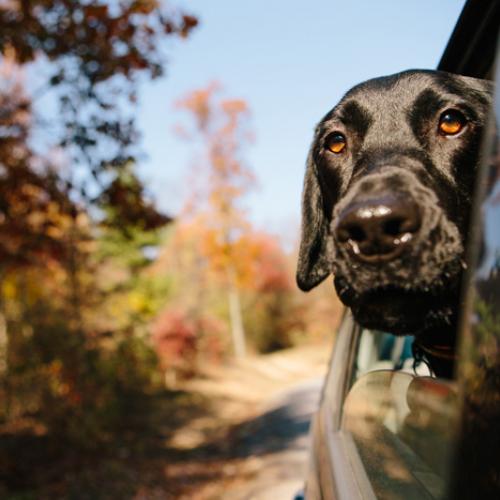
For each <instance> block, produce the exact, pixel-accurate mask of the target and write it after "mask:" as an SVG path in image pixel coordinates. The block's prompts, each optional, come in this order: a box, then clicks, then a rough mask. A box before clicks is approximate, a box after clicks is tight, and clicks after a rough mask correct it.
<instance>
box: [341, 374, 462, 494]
mask: <svg viewBox="0 0 500 500" xmlns="http://www.w3.org/2000/svg"><path fill="white" fill-rule="evenodd" d="M456 415H457V396H456V388H455V387H454V385H453V383H451V382H448V381H447V382H443V381H440V380H437V379H434V378H431V377H417V376H414V375H411V374H410V373H406V372H403V371H399V372H398V371H390V370H377V371H372V372H369V373H367V374H365V375H363V376H362V377H361V378H360V379H359V380H358V381H357V382H356V383H355V384H354V386H353V387H352V388H351V390H350V392H349V394H348V396H347V399H346V401H345V404H344V413H343V420H342V428H343V429H344V430H346V431H348V432H349V433H350V434H351V435H352V437H353V439H354V441H355V443H356V445H357V446H356V447H357V450H358V452H359V455H360V458H361V461H362V463H363V466H364V468H365V470H366V473H367V475H368V479H369V480H370V483H371V485H372V487H373V490H374V492H375V494H376V496H377V497H378V498H384V499H402V498H404V499H421V498H444V495H445V486H446V478H447V476H448V472H449V471H448V466H449V463H450V453H452V451H453V443H454V442H455V429H456Z"/></svg>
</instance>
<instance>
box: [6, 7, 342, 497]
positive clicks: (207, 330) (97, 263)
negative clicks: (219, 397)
mask: <svg viewBox="0 0 500 500" xmlns="http://www.w3.org/2000/svg"><path fill="white" fill-rule="evenodd" d="M168 7H169V8H168V9H167V7H166V6H165V3H164V2H161V1H159V0H124V1H119V2H107V1H104V0H102V1H100V0H88V1H85V2H75V1H73V0H56V1H52V2H47V1H45V0H34V1H24V0H6V1H1V0H0V77H1V79H0V80H1V81H0V401H2V404H1V405H0V449H2V450H3V449H8V450H10V451H9V453H7V454H6V455H5V456H0V496H3V494H4V493H5V494H6V495H7V493H9V492H10V491H11V490H12V491H14V492H16V491H18V490H19V491H22V489H23V488H24V487H26V486H27V485H29V487H33V488H36V487H37V484H35V485H34V486H33V483H32V478H33V470H34V468H35V467H34V466H33V467H32V468H31V469H30V467H31V465H30V464H31V461H30V460H31V455H30V453H31V448H30V446H19V443H20V442H21V440H22V439H24V438H25V437H26V436H28V438H29V440H30V441H29V442H30V443H40V442H42V443H43V447H42V448H43V452H42V453H41V455H40V456H39V457H38V459H39V461H40V462H41V463H43V462H44V460H45V458H44V457H45V455H44V453H46V451H47V450H50V451H51V452H53V453H55V455H56V456H58V457H63V458H62V459H61V462H64V461H65V457H66V455H67V453H68V452H69V451H71V452H72V453H75V454H76V455H77V456H78V457H80V456H87V454H89V453H90V454H92V453H94V454H96V453H97V450H102V449H106V450H109V449H114V448H113V446H117V447H119V446H121V443H122V441H123V440H124V439H129V437H130V435H132V436H136V437H137V433H138V432H139V433H140V432H145V429H148V426H149V425H150V419H149V417H150V412H152V413H154V410H152V408H153V407H155V406H154V405H155V404H157V403H158V401H160V402H164V401H165V400H166V401H167V402H168V403H169V404H173V403H172V401H174V400H175V394H176V393H175V392H173V389H176V388H178V385H179V383H180V382H181V381H182V380H183V379H185V378H189V377H193V376H197V375H200V374H202V373H203V370H204V369H205V367H206V366H207V365H210V364H216V363H223V362H225V361H227V360H229V359H231V358H233V357H234V356H244V355H247V354H248V353H252V354H255V353H263V352H269V351H273V350H276V349H281V348H286V347H290V346H293V345H295V344H297V343H300V342H303V341H306V340H309V341H310V340H311V339H313V340H314V339H318V338H324V337H325V336H326V335H328V334H329V333H330V332H331V330H332V328H333V325H334V324H335V321H336V316H335V314H332V312H331V294H328V296H327V295H324V297H323V296H321V294H322V293H323V292H321V289H320V291H319V292H315V293H316V298H314V297H313V298H311V297H310V296H309V297H305V296H304V295H302V294H300V293H299V292H298V291H297V290H296V288H295V285H294V279H293V274H294V265H295V257H294V253H293V251H285V250H284V249H283V245H282V243H281V241H280V239H279V238H278V237H276V236H273V235H271V234H268V233H267V232H266V231H263V230H260V229H257V228H255V227H253V225H252V223H251V221H250V219H249V217H248V214H247V210H246V207H245V197H246V195H247V194H248V193H249V192H250V190H252V189H254V188H255V187H256V182H255V178H254V174H253V170H252V168H251V166H250V165H249V164H248V162H247V161H246V158H245V151H246V148H247V147H248V146H249V145H250V144H251V142H252V133H251V127H250V124H251V115H250V110H249V108H248V105H247V104H246V102H245V101H243V100H241V99H233V98H226V97H225V95H224V92H223V90H222V88H221V86H220V85H218V84H210V85H208V86H207V87H205V88H201V89H197V90H194V91H192V92H190V93H189V94H188V95H186V96H185V97H183V98H181V99H180V100H179V101H178V102H177V103H176V106H175V110H174V111H173V112H175V113H177V114H178V116H179V117H180V118H179V120H180V121H181V124H180V125H179V128H178V132H179V133H180V134H181V135H182V136H183V137H184V138H185V139H186V141H188V144H189V145H190V147H192V149H193V151H195V152H196V154H195V156H194V158H195V159H196V161H195V162H194V164H193V169H192V171H191V172H190V173H186V176H189V178H190V179H191V180H192V182H191V181H190V182H188V183H187V184H188V185H189V187H190V191H189V192H188V193H186V199H185V204H184V207H183V209H182V210H181V211H180V213H179V214H177V215H176V217H175V219H174V218H173V217H172V216H167V215H165V214H162V213H160V212H159V211H158V210H157V208H156V206H155V204H154V202H153V201H152V199H151V198H150V196H149V195H148V190H147V189H146V187H145V186H144V185H143V184H142V181H141V178H140V176H139V175H138V173H137V163H138V161H139V159H140V148H139V145H138V139H139V135H138V132H137V130H136V124H135V120H134V106H135V105H136V102H137V99H138V89H139V87H138V85H139V81H140V80H141V78H143V79H144V78H148V79H153V78H157V77H159V76H161V75H162V73H163V72H164V70H165V54H164V49H165V44H164V42H163V39H164V38H165V37H169V36H178V37H185V36H187V35H189V33H190V32H191V30H192V29H193V28H194V27H195V26H196V25H197V20H196V19H195V18H194V17H193V16H191V15H189V14H186V13H183V12H180V11H178V10H175V9H173V8H172V7H170V4H169V5H168ZM41 69H43V71H39V70H41ZM33 75H36V78H33ZM33 81H35V82H36V86H35V87H33V85H32V83H33ZM166 133H167V132H166ZM318 293H319V294H320V295H318ZM318 297H319V298H320V300H318ZM327 305H328V306H327ZM151 402H154V404H153V403H151ZM150 403H151V404H152V405H153V406H150ZM174 406H175V405H174ZM173 413H175V411H174V412H173ZM172 418H173V417H172ZM134 419H135V421H134V422H132V420H134ZM137 422H139V424H137ZM133 425H136V427H135V428H134V429H135V430H133V431H131V430H130V429H131V426H132V427H133ZM137 425H138V427H139V429H141V430H140V431H137ZM134 433H135V434H134ZM130 439H131V440H132V441H133V440H134V439H132V438H130ZM135 444H136V445H137V446H136V447H137V449H140V448H141V444H140V443H139V444H137V443H135ZM54 450H55V451H54ZM94 456H95V455H94ZM42 476H43V475H42ZM42 476H40V477H38V476H37V481H40V482H41V483H43V482H44V481H45V480H46V478H45V477H42ZM69 477H70V479H68V480H67V482H66V483H64V481H66V479H64V481H63V483H64V485H65V486H61V485H60V484H59V483H58V481H59V479H58V480H56V481H55V483H57V486H56V491H57V492H58V493H60V491H66V490H64V488H65V487H68V488H69V486H68V484H69V483H71V476H69ZM4 479H5V481H6V483H5V484H6V485H7V486H6V487H5V489H3V488H4V487H3V485H2V481H4ZM48 480H49V479H47V481H48ZM59 488H62V489H59ZM68 491H69V490H68ZM14 496H15V495H14ZM21 496H22V497H23V498H24V496H23V494H22V493H21ZM21 496H19V498H21ZM35 496H36V497H38V496H37V495H36V494H35ZM63 496H64V495H63ZM28 497H29V498H31V497H30V496H27V497H26V498H28ZM42 497H43V496H42ZM48 497H50V495H48ZM13 498H14V497H13ZM16 498H17V497H16Z"/></svg>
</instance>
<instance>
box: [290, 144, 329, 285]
mask: <svg viewBox="0 0 500 500" xmlns="http://www.w3.org/2000/svg"><path fill="white" fill-rule="evenodd" d="M327 239H328V220H327V218H326V217H325V212H324V207H323V197H322V194H321V188H320V184H319V179H318V173H317V168H316V164H315V162H314V159H313V148H311V151H310V152H309V156H308V159H307V168H306V175H305V179H304V189H303V192H302V235H301V240H300V248H299V259H298V264H297V276H296V277H297V285H298V286H299V288H300V289H301V290H304V291H308V290H311V288H314V287H315V286H316V285H319V284H320V283H321V282H322V281H323V280H324V279H325V278H326V277H327V276H328V275H329V274H330V265H329V262H328V253H327V249H326V245H327Z"/></svg>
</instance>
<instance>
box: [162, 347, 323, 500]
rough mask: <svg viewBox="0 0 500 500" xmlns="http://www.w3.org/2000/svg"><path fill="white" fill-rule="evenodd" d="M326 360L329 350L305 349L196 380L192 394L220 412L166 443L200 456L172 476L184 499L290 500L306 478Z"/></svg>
mask: <svg viewBox="0 0 500 500" xmlns="http://www.w3.org/2000/svg"><path fill="white" fill-rule="evenodd" d="M327 358H328V346H324V345H322V346H308V347H302V348H297V349H293V350H289V351H284V352H280V353H276V354H272V355H268V356H261V357H258V358H257V357H256V358H250V359H246V360H244V361H239V362H235V363H233V364H232V365H230V366H228V367H226V368H225V369H224V370H222V371H221V370H217V371H216V372H214V373H211V374H207V376H206V377H204V378H203V379H201V380H196V381H193V382H192V383H191V384H190V385H189V390H191V391H193V390H194V391H199V392H202V393H203V394H205V395H207V394H210V395H212V397H213V400H214V403H215V404H214V408H215V409H216V411H215V412H214V413H213V414H212V415H211V416H210V417H208V416H202V417H200V419H198V421H196V420H195V421H191V422H190V424H189V426H188V427H186V428H185V429H180V430H179V431H178V432H177V433H176V434H175V435H174V437H173V438H172V440H171V442H170V443H169V444H170V446H174V447H175V448H177V449H184V450H185V451H186V452H187V453H188V454H191V455H192V454H195V455H198V456H199V458H198V459H197V460H194V461H192V460H191V461H188V462H186V463H183V464H180V465H179V468H178V469H176V468H174V469H173V471H174V474H175V476H176V477H175V479H177V480H178V479H179V477H181V476H183V478H184V480H185V482H186V485H187V486H186V490H185V494H184V495H182V496H181V497H180V498H186V499H187V498H189V499H190V500H191V499H199V500H210V499H214V500H215V499H217V500H219V499H222V500H247V499H248V500H250V499H256V500H268V499H269V500H271V499H272V500H275V499H281V498H283V499H289V498H293V496H294V494H295V493H297V491H299V490H300V488H301V487H302V485H303V478H304V477H305V471H306V462H307V454H308V429H309V421H310V418H311V415H312V413H313V412H314V410H315V408H316V407H317V403H318V399H319V393H320V389H321V384H322V379H323V377H324V374H325V371H326V364H327ZM171 471H172V469H171ZM200 478H201V479H200ZM173 479H174V478H173Z"/></svg>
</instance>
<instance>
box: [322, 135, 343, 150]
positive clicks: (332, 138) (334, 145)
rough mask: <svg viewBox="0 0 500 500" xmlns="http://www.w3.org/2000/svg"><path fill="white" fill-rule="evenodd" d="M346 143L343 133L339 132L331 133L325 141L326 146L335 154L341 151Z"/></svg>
mask: <svg viewBox="0 0 500 500" xmlns="http://www.w3.org/2000/svg"><path fill="white" fill-rule="evenodd" d="M346 145H347V141H346V138H345V136H344V134H341V133H340V132H333V133H331V134H330V135H329V136H328V137H327V138H326V141H325V146H326V148H327V149H328V150H329V151H331V152H332V153H335V154H338V153H341V152H342V151H343V150H344V149H345V147H346Z"/></svg>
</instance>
